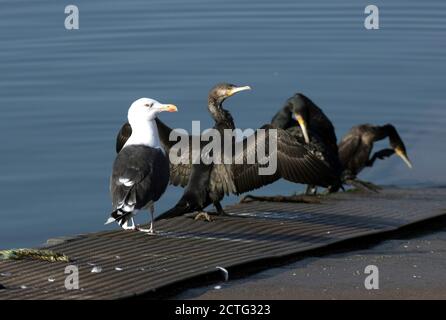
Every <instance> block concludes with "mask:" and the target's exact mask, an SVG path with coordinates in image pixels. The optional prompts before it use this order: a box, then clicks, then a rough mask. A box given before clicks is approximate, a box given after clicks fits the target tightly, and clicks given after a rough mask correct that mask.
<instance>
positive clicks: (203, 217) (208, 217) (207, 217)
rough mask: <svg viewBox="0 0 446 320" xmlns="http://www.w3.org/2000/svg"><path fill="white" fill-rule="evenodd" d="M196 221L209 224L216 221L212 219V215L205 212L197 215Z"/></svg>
mask: <svg viewBox="0 0 446 320" xmlns="http://www.w3.org/2000/svg"><path fill="white" fill-rule="evenodd" d="M194 220H201V221H207V222H212V221H214V219H213V218H212V217H211V215H210V214H209V213H207V212H205V211H201V212H199V213H198V214H197V215H195V217H194Z"/></svg>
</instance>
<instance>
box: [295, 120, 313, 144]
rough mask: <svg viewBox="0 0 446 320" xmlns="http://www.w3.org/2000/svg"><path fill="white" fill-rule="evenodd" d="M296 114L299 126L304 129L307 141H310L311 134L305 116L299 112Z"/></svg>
mask: <svg viewBox="0 0 446 320" xmlns="http://www.w3.org/2000/svg"><path fill="white" fill-rule="evenodd" d="M294 116H295V117H296V120H297V122H299V126H300V128H301V129H302V133H303V134H304V138H305V143H310V136H309V135H308V130H307V124H306V122H305V120H304V118H303V117H302V116H301V115H300V114H298V113H295V114H294Z"/></svg>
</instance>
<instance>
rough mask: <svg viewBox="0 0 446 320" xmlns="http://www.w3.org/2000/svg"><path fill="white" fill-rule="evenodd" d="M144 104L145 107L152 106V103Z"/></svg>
mask: <svg viewBox="0 0 446 320" xmlns="http://www.w3.org/2000/svg"><path fill="white" fill-rule="evenodd" d="M144 106H145V107H147V108H152V106H153V103H146V104H145V105H144Z"/></svg>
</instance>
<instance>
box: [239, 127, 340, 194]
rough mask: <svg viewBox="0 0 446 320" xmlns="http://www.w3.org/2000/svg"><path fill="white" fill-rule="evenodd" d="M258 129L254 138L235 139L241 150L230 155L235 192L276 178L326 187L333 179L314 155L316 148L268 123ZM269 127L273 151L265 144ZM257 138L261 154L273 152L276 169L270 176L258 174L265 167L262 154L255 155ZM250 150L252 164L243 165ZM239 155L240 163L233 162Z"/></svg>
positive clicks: (257, 146)
mask: <svg viewBox="0 0 446 320" xmlns="http://www.w3.org/2000/svg"><path fill="white" fill-rule="evenodd" d="M261 129H264V131H257V132H256V133H255V139H249V138H245V139H244V140H243V141H240V142H238V143H243V153H241V154H235V155H234V159H233V163H234V164H233V165H232V172H233V177H234V183H235V186H236V189H237V192H236V193H237V194H240V193H243V192H247V191H250V190H253V189H257V188H260V187H262V186H264V185H267V184H270V183H272V182H274V181H276V180H278V179H280V178H284V179H286V180H288V181H292V182H295V183H302V184H313V185H318V186H323V187H327V186H329V185H330V184H331V183H332V182H333V181H335V180H336V179H337V177H336V175H335V174H334V173H333V171H332V169H331V168H329V167H328V166H327V165H326V164H325V163H324V162H323V161H322V160H320V159H319V158H318V157H317V155H316V154H315V153H316V151H315V150H312V149H311V147H310V146H309V145H306V144H302V143H300V142H298V141H297V140H296V139H295V137H293V136H292V135H290V134H289V133H288V132H287V131H285V130H283V129H280V128H274V127H272V126H270V125H265V126H263V127H262V128H261ZM271 129H274V130H277V131H276V132H277V150H274V149H272V148H270V146H269V136H270V135H271V134H272V131H271ZM261 139H264V140H263V141H265V151H266V152H265V153H264V154H266V155H269V157H271V156H272V155H273V153H275V152H276V155H277V170H276V171H275V172H274V173H273V174H271V175H261V174H260V173H259V169H260V168H261V167H267V166H268V163H266V161H265V160H266V156H265V157H263V158H259V152H258V148H259V145H258V143H257V142H258V141H261ZM270 149H271V150H270ZM253 153H255V154H256V161H255V163H252V164H247V161H246V160H247V157H248V156H249V155H252V154H253ZM261 154H262V152H261V153H260V155H261ZM241 157H243V161H244V162H243V164H235V163H237V161H240V159H241ZM261 163H265V164H261Z"/></svg>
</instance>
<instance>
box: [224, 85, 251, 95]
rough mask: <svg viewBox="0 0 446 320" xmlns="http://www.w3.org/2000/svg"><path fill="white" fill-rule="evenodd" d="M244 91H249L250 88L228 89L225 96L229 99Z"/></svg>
mask: <svg viewBox="0 0 446 320" xmlns="http://www.w3.org/2000/svg"><path fill="white" fill-rule="evenodd" d="M245 90H251V87H250V86H244V87H234V88H231V89H229V90H228V93H227V94H228V97H230V96H232V95H234V94H236V93H237V92H240V91H245Z"/></svg>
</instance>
